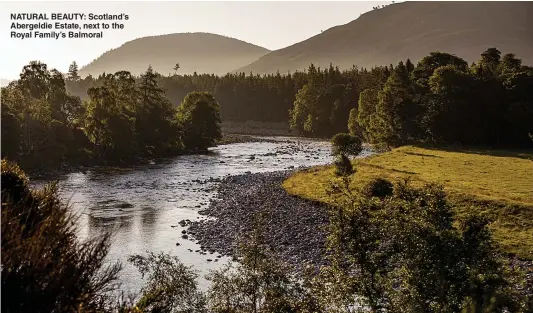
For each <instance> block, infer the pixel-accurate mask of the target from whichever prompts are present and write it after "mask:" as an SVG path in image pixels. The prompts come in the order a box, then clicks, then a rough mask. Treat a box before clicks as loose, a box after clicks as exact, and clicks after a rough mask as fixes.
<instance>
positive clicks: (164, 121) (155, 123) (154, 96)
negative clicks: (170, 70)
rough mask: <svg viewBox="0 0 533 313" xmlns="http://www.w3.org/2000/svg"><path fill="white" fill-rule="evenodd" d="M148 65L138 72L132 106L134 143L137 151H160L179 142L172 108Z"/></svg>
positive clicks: (172, 148) (150, 152)
mask: <svg viewBox="0 0 533 313" xmlns="http://www.w3.org/2000/svg"><path fill="white" fill-rule="evenodd" d="M156 79H157V75H156V73H154V71H153V69H152V67H151V66H149V67H148V69H147V70H146V72H145V73H144V74H142V75H141V79H140V82H139V85H138V102H137V104H136V108H135V117H136V118H135V130H136V134H137V145H138V147H139V149H141V151H145V152H147V153H149V154H152V155H163V154H166V153H167V152H168V151H171V150H175V149H177V148H178V147H180V146H181V143H180V138H179V137H180V134H179V129H178V125H177V123H176V121H175V119H174V109H173V108H172V104H171V103H170V101H169V100H168V99H167V97H166V95H165V91H164V90H163V89H162V88H160V87H159V86H158V83H157V80H156Z"/></svg>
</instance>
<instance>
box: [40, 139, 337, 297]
mask: <svg viewBox="0 0 533 313" xmlns="http://www.w3.org/2000/svg"><path fill="white" fill-rule="evenodd" d="M263 139H267V140H269V141H268V142H246V143H235V144H228V145H221V146H218V147H213V148H211V149H210V153H209V154H207V155H185V156H179V157H176V158H172V159H166V160H159V161H156V162H155V163H153V164H150V165H142V166H135V167H129V168H122V169H116V168H114V169H111V168H93V169H91V170H89V171H86V172H84V173H81V172H74V173H69V174H64V175H59V176H57V177H54V179H56V180H58V182H59V187H60V195H61V197H62V199H64V200H65V201H68V202H69V204H70V206H71V210H72V211H73V212H75V214H77V215H78V216H79V219H78V224H79V233H80V237H81V238H82V239H84V238H88V237H92V236H95V235H98V234H101V233H102V232H104V231H107V232H112V233H113V237H112V244H111V248H110V253H109V255H108V259H107V260H108V262H115V261H119V262H122V264H123V265H124V268H123V270H122V272H121V274H120V280H121V283H122V289H123V290H124V291H129V292H132V293H136V292H138V291H139V289H140V288H141V286H142V279H141V277H140V274H139V273H138V272H137V270H136V268H134V267H133V266H132V265H130V264H128V262H127V257H128V256H129V255H131V254H145V253H146V252H147V251H151V252H155V253H159V252H165V253H169V254H171V255H176V256H178V257H179V258H180V260H181V261H182V262H183V263H185V264H186V265H192V266H193V268H195V269H196V270H197V271H198V272H199V274H200V279H199V284H200V287H201V288H205V287H206V281H205V279H204V278H203V276H204V275H205V274H207V273H208V272H209V270H212V269H216V268H218V267H219V266H221V265H222V264H224V263H226V262H227V261H229V259H228V258H226V257H221V258H217V256H218V254H217V253H214V254H213V255H211V254H209V253H208V254H207V255H201V254H199V253H197V252H195V251H196V250H198V249H199V245H197V244H196V243H194V242H192V241H189V240H186V239H182V238H181V235H182V234H181V231H182V230H183V229H184V228H183V227H181V226H180V225H179V221H181V220H184V219H189V220H191V221H192V220H199V219H202V218H204V217H203V216H201V215H200V214H198V211H199V210H202V209H204V208H206V207H207V206H208V205H209V201H210V199H212V198H213V197H216V187H217V184H218V183H219V180H220V179H222V178H224V177H225V176H228V175H238V174H244V173H246V172H251V173H258V172H271V171H279V170H286V169H290V168H298V167H302V166H313V165H320V164H326V163H331V162H332V157H331V156H330V144H329V143H328V142H323V141H314V140H307V139H302V138H289V137H263ZM34 183H35V185H37V186H39V185H42V184H43V183H44V182H43V181H36V182H34ZM177 244H179V245H177ZM207 259H211V260H215V259H218V261H217V262H214V261H210V262H208V261H207Z"/></svg>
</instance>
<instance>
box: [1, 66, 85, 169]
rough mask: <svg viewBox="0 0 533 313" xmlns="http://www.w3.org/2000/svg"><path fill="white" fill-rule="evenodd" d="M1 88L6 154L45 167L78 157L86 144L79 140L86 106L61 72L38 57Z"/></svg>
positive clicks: (25, 164) (4, 153) (25, 162)
mask: <svg viewBox="0 0 533 313" xmlns="http://www.w3.org/2000/svg"><path fill="white" fill-rule="evenodd" d="M1 92H2V95H1V98H2V122H4V119H5V123H6V125H3V126H2V137H3V138H4V139H6V142H5V143H4V140H2V157H6V156H8V157H9V158H10V159H12V160H16V161H19V162H20V163H21V164H22V166H28V167H35V168H38V167H41V168H44V167H49V166H54V165H58V164H60V163H61V162H62V161H63V160H64V159H66V158H76V156H77V155H78V154H79V152H80V151H81V150H83V149H84V148H85V146H84V144H85V143H84V142H79V141H77V140H75V138H76V135H77V134H79V132H80V130H79V129H78V128H77V122H78V120H79V118H80V116H81V115H82V114H83V107H82V105H81V102H80V100H79V98H77V97H73V96H71V95H70V94H68V93H67V92H66V89H65V83H64V80H63V76H62V74H61V73H59V72H58V71H56V70H51V71H50V70H48V68H47V66H46V64H43V63H40V62H35V61H34V62H31V63H30V64H29V65H26V66H25V67H24V69H23V71H22V73H21V74H20V79H19V80H18V81H14V82H11V83H10V84H9V85H8V86H7V87H3V88H2V91H1ZM4 111H5V113H4ZM4 149H5V150H4Z"/></svg>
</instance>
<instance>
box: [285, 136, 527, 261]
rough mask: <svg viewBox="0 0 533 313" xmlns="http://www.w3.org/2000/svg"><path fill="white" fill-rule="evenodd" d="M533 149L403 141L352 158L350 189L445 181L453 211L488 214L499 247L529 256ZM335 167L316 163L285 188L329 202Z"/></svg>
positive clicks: (288, 182) (524, 256)
mask: <svg viewBox="0 0 533 313" xmlns="http://www.w3.org/2000/svg"><path fill="white" fill-rule="evenodd" d="M532 158H533V151H531V150H518V151H509V150H487V149H469V148H463V147H442V148H440V149H435V148H421V147H413V146H405V147H401V148H398V149H394V150H392V151H390V152H385V153H382V154H379V155H375V156H372V157H368V158H364V159H356V160H354V161H353V163H354V167H356V168H357V174H356V175H353V176H352V177H351V185H350V186H351V189H354V190H361V189H363V188H364V186H365V185H366V184H367V183H368V182H370V181H371V180H372V179H374V178H376V177H380V178H383V179H386V180H389V181H391V182H397V181H402V180H405V179H409V180H410V181H411V183H412V184H413V185H414V186H419V187H420V186H422V185H423V184H424V183H426V182H435V183H439V184H442V185H444V187H445V190H446V191H447V192H448V193H449V198H450V201H452V203H453V205H454V210H455V213H456V214H458V215H459V216H465V215H467V214H469V213H472V212H476V213H484V214H488V215H489V216H490V217H491V218H492V219H494V222H493V223H491V224H490V229H491V230H493V232H494V238H495V240H496V241H497V242H498V249H500V250H502V251H504V252H506V253H512V254H516V255H517V256H519V257H521V258H524V259H528V260H531V259H533V255H532V253H531V251H533V242H531V240H529V238H531V236H533V223H532V221H533V214H532V213H533V210H532V209H531V208H532V207H533V194H532V193H531V190H533V181H532V180H531V177H532V176H533V167H532V166H531V159H532ZM335 177H336V176H335V167H333V166H323V167H315V168H311V169H309V170H304V171H301V172H298V173H295V174H293V175H292V176H291V177H289V178H288V179H287V180H286V181H285V182H284V183H283V186H284V188H285V189H286V190H287V191H288V192H289V193H290V194H293V195H297V196H301V197H304V198H307V199H311V200H313V201H320V202H325V203H329V204H332V203H331V198H330V197H329V196H328V195H327V193H326V192H325V189H326V188H327V187H328V185H329V182H330V181H331V180H332V179H335Z"/></svg>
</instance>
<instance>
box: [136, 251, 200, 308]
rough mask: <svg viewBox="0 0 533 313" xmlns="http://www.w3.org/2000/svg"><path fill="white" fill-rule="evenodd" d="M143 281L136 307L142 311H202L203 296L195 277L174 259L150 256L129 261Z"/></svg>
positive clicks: (191, 271)
mask: <svg viewBox="0 0 533 313" xmlns="http://www.w3.org/2000/svg"><path fill="white" fill-rule="evenodd" d="M128 261H129V262H131V263H132V264H133V265H134V266H136V267H137V269H138V270H139V272H140V273H141V274H142V276H143V278H145V277H146V276H147V282H146V285H145V286H144V287H143V288H142V290H141V293H142V297H141V298H140V300H139V301H138V302H137V304H136V305H135V307H136V308H137V309H139V310H141V311H142V312H154V313H155V312H169V313H170V312H182V313H185V312H189V313H196V312H205V301H206V299H205V297H204V295H203V294H202V293H201V292H200V291H199V290H198V287H197V282H196V279H197V278H198V275H197V274H196V273H195V272H194V271H193V270H192V269H191V268H190V267H187V266H185V265H183V263H181V262H180V260H179V259H178V258H177V257H172V256H170V255H168V254H163V253H161V254H158V255H155V254H154V253H149V254H148V256H142V255H132V256H130V257H129V258H128Z"/></svg>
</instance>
